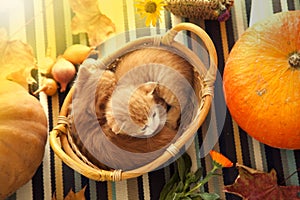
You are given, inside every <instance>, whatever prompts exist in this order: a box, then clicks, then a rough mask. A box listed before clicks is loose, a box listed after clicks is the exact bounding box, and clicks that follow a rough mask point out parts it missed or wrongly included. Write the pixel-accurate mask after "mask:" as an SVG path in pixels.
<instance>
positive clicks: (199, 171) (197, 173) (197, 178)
mask: <svg viewBox="0 0 300 200" xmlns="http://www.w3.org/2000/svg"><path fill="white" fill-rule="evenodd" d="M202 175H203V169H202V167H200V168H198V169H197V171H195V179H194V182H193V183H195V182H198V181H200V179H201V177H202Z"/></svg>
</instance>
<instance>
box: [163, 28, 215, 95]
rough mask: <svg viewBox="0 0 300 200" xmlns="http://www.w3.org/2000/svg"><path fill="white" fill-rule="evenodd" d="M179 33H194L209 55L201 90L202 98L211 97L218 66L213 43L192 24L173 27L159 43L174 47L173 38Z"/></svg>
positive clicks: (175, 43) (203, 32) (200, 29)
mask: <svg viewBox="0 0 300 200" xmlns="http://www.w3.org/2000/svg"><path fill="white" fill-rule="evenodd" d="M180 31H191V32H193V33H195V34H196V35H197V36H198V37H199V38H200V39H201V40H202V41H203V43H204V45H205V47H206V49H207V51H208V54H209V59H210V66H209V69H208V71H207V73H206V75H205V76H204V88H203V95H202V96H206V95H211V96H213V91H214V83H215V80H216V74H217V66H218V57H217V51H216V48H215V46H214V43H213V42H212V40H211V38H210V37H209V35H208V34H207V33H206V32H205V31H204V30H203V29H202V28H200V27H199V26H197V25H195V24H193V23H188V22H185V23H180V24H177V25H175V26H174V27H173V28H172V29H170V30H169V31H168V32H167V33H166V34H165V35H164V36H163V37H162V39H161V42H162V43H163V44H164V45H169V46H176V45H177V44H178V43H177V42H175V37H176V35H177V34H178V32H180ZM177 48H180V47H177ZM199 64H200V63H199ZM196 65H197V63H196Z"/></svg>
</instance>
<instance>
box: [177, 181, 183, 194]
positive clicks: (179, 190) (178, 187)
mask: <svg viewBox="0 0 300 200" xmlns="http://www.w3.org/2000/svg"><path fill="white" fill-rule="evenodd" d="M183 187H184V184H183V182H182V181H180V182H179V183H178V185H177V187H176V192H180V193H181V192H183Z"/></svg>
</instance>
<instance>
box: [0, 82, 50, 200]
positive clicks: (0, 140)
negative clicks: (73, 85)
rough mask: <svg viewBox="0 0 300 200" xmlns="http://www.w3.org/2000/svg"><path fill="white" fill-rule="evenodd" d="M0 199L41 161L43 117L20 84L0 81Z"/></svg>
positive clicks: (43, 145) (44, 122) (44, 127)
mask: <svg viewBox="0 0 300 200" xmlns="http://www.w3.org/2000/svg"><path fill="white" fill-rule="evenodd" d="M0 85H1V87H0V199H5V198H6V197H8V196H9V195H11V194H12V193H13V192H15V191H16V190H17V189H18V188H20V187H21V186H22V185H24V184H25V183H26V182H28V181H29V180H30V179H31V178H32V177H33V175H34V173H35V172H36V170H37V168H38V167H39V165H40V164H41V162H42V159H43V156H44V150H45V144H46V141H47V118H46V115H45V112H44V110H43V108H42V106H41V104H40V102H39V101H38V100H37V99H36V98H35V97H33V96H32V95H30V94H29V93H28V92H27V90H25V89H24V88H23V87H22V86H21V85H19V84H17V83H15V82H12V81H8V80H0Z"/></svg>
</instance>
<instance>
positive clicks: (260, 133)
mask: <svg viewBox="0 0 300 200" xmlns="http://www.w3.org/2000/svg"><path fill="white" fill-rule="evenodd" d="M223 80H224V85H223V86H224V93H225V100H226V103H227V106H228V109H229V111H230V113H231V115H232V117H233V119H234V120H235V121H236V122H237V124H238V125H239V126H240V127H241V128H242V129H243V130H244V131H246V132H247V133H248V134H249V135H251V136H252V137H253V138H255V139H257V140H258V141H260V142H262V143H264V144H267V145H269V146H272V147H277V148H285V149H300V11H288V12H282V13H277V14H274V15H273V16H272V17H270V18H269V19H266V20H265V21H262V22H259V23H256V24H255V25H253V26H252V27H250V28H248V29H247V30H246V31H245V32H244V33H243V34H242V36H241V37H240V39H239V40H238V41H237V42H236V43H235V45H234V47H233V48H232V50H231V52H230V55H229V58H228V60H227V63H226V66H225V69H224V74H223Z"/></svg>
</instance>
